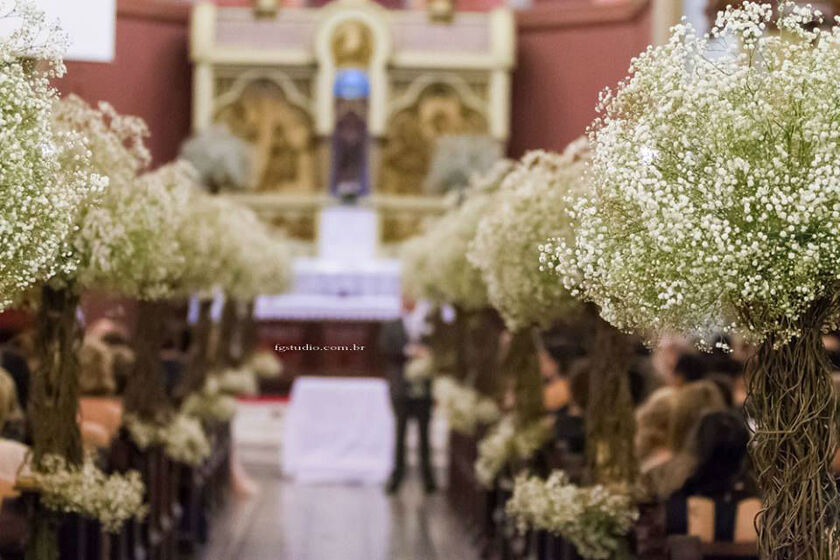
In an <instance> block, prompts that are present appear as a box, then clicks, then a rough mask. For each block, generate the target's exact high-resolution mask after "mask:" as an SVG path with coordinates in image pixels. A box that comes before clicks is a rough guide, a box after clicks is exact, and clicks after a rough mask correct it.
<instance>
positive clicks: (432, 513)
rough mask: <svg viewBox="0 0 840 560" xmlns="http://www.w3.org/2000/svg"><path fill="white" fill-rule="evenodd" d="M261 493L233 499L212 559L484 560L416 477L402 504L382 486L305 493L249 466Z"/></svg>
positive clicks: (217, 526) (214, 539) (209, 554)
mask: <svg viewBox="0 0 840 560" xmlns="http://www.w3.org/2000/svg"><path fill="white" fill-rule="evenodd" d="M249 471H250V473H251V475H252V476H254V478H256V479H257V481H258V483H259V484H260V490H259V492H258V493H257V494H256V495H255V496H254V497H252V498H250V499H248V500H243V501H235V500H231V503H230V507H229V508H228V511H226V512H224V513H223V514H222V515H220V516H219V517H218V518H217V519H216V521H215V523H214V525H213V530H212V531H211V542H210V545H209V547H208V548H207V550H206V554H205V556H204V558H205V559H206V560H477V558H478V556H477V554H476V553H475V552H474V551H473V550H472V549H471V547H470V544H469V538H468V537H467V536H466V535H465V534H464V531H463V529H462V526H461V525H460V522H459V521H458V520H457V519H455V516H454V515H453V513H452V512H451V511H450V510H449V508H448V506H447V504H446V499H445V497H444V495H443V493H441V492H438V493H437V494H435V495H432V496H425V495H424V494H423V492H422V490H421V488H420V485H419V483H418V482H417V480H416V478H410V479H408V480H407V481H406V483H405V485H404V486H403V488H402V489H401V492H400V493H399V495H398V496H396V497H388V496H386V495H385V494H384V493H383V491H382V489H381V488H380V487H378V486H304V485H298V484H295V483H292V482H288V481H284V480H282V479H280V478H279V477H278V476H277V474H276V472H275V471H273V470H269V469H265V468H264V467H263V468H260V469H259V470H257V467H253V466H252V467H249Z"/></svg>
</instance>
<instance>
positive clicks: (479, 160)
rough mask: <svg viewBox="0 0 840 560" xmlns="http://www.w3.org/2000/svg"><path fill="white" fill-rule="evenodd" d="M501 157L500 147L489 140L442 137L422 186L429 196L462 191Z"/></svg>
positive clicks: (491, 139) (465, 136)
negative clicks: (430, 194)
mask: <svg viewBox="0 0 840 560" xmlns="http://www.w3.org/2000/svg"><path fill="white" fill-rule="evenodd" d="M501 157H502V148H501V146H500V144H499V143H498V142H497V141H496V140H494V139H493V138H491V137H490V136H480V135H453V136H442V137H440V138H438V140H437V141H436V142H435V149H434V152H433V153H432V158H431V161H430V162H429V172H428V173H427V174H426V179H425V180H424V184H423V186H424V188H425V190H426V191H428V192H430V193H432V194H442V193H448V192H451V191H457V190H459V189H464V188H466V187H467V186H468V185H469V184H470V181H471V180H472V178H473V177H474V176H475V175H481V174H484V173H487V171H489V170H490V169H491V168H492V167H493V165H494V164H495V163H496V161H498V160H499V159H500V158H501Z"/></svg>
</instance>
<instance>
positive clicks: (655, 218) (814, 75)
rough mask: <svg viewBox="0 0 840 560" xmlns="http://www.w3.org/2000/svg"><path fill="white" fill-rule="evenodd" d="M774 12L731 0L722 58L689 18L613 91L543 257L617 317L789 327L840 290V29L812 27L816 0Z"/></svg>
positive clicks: (630, 322)
mask: <svg viewBox="0 0 840 560" xmlns="http://www.w3.org/2000/svg"><path fill="white" fill-rule="evenodd" d="M779 12H780V13H782V14H784V15H782V16H778V17H777V18H776V19H775V20H773V17H774V16H773V10H772V9H771V8H770V7H769V5H767V4H758V3H752V2H745V3H743V4H741V5H740V6H739V7H738V8H731V7H730V8H728V9H727V10H726V11H725V12H723V13H721V14H720V15H719V16H718V19H717V22H716V27H715V29H713V31H712V32H711V34H712V37H714V38H721V39H724V40H730V39H731V38H733V37H734V38H735V39H736V42H737V43H738V45H740V48H736V49H729V50H727V51H726V52H723V53H716V54H717V56H714V57H711V56H709V53H710V51H711V50H712V49H713V45H712V43H711V38H708V37H698V36H697V34H696V33H695V32H694V30H693V29H692V28H691V26H690V25H688V24H682V25H678V26H676V27H675V28H674V30H673V35H672V37H671V39H670V40H669V41H668V43H667V44H665V45H663V46H661V47H658V48H652V47H651V48H649V49H648V50H647V51H645V52H644V53H642V54H641V55H639V56H638V57H636V58H635V59H634V60H633V63H632V66H631V74H630V77H629V78H628V79H626V80H625V81H624V82H622V83H621V84H620V85H619V86H618V88H617V89H616V90H615V91H607V92H605V93H604V94H603V96H602V98H601V103H600V106H599V110H600V112H601V117H600V118H599V119H597V120H596V121H595V123H594V124H593V126H592V127H591V129H590V133H589V136H590V143H591V146H592V150H593V154H592V160H591V165H590V169H589V177H588V178H589V179H590V181H591V182H592V184H593V185H596V188H595V190H594V191H593V192H591V193H589V194H584V195H583V196H581V197H580V199H579V200H578V201H577V203H576V204H575V205H574V207H573V208H572V209H571V210H570V217H571V218H572V219H573V220H574V222H575V240H574V241H573V242H570V241H568V240H563V239H560V240H556V241H552V242H550V243H547V244H546V245H545V246H544V248H543V255H542V260H543V263H544V266H546V267H548V268H550V269H553V270H555V271H556V272H558V273H559V274H560V275H561V276H562V277H563V282H564V285H565V286H566V287H567V288H569V289H570V290H571V291H573V292H574V293H579V294H580V295H582V296H583V297H584V298H586V299H588V300H591V301H594V302H595V303H596V304H598V306H599V307H600V309H601V313H602V315H603V317H604V318H605V319H607V320H608V321H610V322H611V323H613V324H614V325H616V326H618V327H619V328H622V329H627V330H641V331H643V332H647V333H648V334H649V335H650V336H651V337H656V336H658V335H659V334H661V333H664V332H667V331H673V330H678V331H683V332H686V333H690V334H692V335H697V336H698V337H699V338H700V339H701V340H704V341H705V342H706V343H709V342H711V336H712V335H713V334H715V333H719V332H721V331H723V332H731V331H737V332H740V333H741V334H742V335H744V336H745V337H746V338H748V339H750V340H751V341H752V342H759V341H762V340H764V339H765V338H766V337H767V336H768V335H769V334H771V333H773V334H774V336H776V340H777V341H778V342H783V341H784V340H786V339H787V338H788V337H790V336H794V335H795V334H797V331H798V329H797V327H796V325H797V323H798V322H799V321H800V320H801V318H802V317H803V315H804V314H805V313H806V311H807V310H808V309H809V307H811V306H812V304H814V303H815V302H816V301H818V300H821V299H826V298H830V297H832V296H834V295H835V294H836V293H837V290H838V279H840V160H838V158H837V154H838V152H840V113H838V112H837V110H836V108H837V107H838V106H840V89H838V88H837V83H840V30H838V29H833V30H832V31H830V32H817V31H816V30H813V29H812V27H811V26H810V23H811V22H812V21H813V20H815V19H818V17H817V15H816V14H814V13H813V12H812V11H811V9H810V8H807V7H794V6H793V5H792V4H790V3H783V5H782V6H781V7H780V9H779ZM771 21H775V23H776V26H777V27H778V28H780V29H782V30H783V31H784V32H783V33H782V34H770V33H767V32H766V28H767V26H768V25H769V23H770V22H771ZM834 322H836V316H833V317H829V318H828V320H827V323H826V324H825V325H819V326H823V327H829V326H831V325H832V324H833V323H834Z"/></svg>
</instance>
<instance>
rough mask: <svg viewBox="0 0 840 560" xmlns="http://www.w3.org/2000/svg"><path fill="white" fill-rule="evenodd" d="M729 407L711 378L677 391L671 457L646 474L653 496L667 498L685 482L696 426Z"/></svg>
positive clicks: (648, 488) (671, 431)
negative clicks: (690, 446)
mask: <svg viewBox="0 0 840 560" xmlns="http://www.w3.org/2000/svg"><path fill="white" fill-rule="evenodd" d="M725 409H726V402H725V400H724V398H723V396H722V395H721V393H720V389H718V388H717V386H716V385H715V384H714V383H712V382H711V381H695V382H693V383H689V384H687V385H685V386H684V387H680V388H679V389H677V390H676V394H675V397H674V403H673V411H672V414H673V415H672V417H671V425H670V427H669V433H668V447H667V450H666V453H667V455H670V457H668V458H664V457H662V458H660V461H659V462H658V464H657V465H656V466H654V467H652V468H650V469H649V470H648V472H647V473H645V474H644V476H643V477H642V480H643V483H644V484H645V486H646V488H647V490H648V492H649V493H650V494H651V496H653V497H656V498H659V499H664V498H666V497H667V496H669V495H671V493H672V492H674V491H675V490H677V489H678V488H680V487H681V486H682V485H683V483H684V482H685V480H686V478H687V477H688V475H689V474H690V469H691V457H690V454H689V453H688V452H687V450H688V448H687V445H688V443H689V439H690V436H691V434H692V433H693V431H694V429H695V426H697V423H698V422H699V420H700V418H701V417H702V416H703V415H704V414H705V413H707V412H718V411H722V410H725ZM663 454H664V453H663Z"/></svg>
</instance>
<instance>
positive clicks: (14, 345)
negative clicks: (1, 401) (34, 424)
mask: <svg viewBox="0 0 840 560" xmlns="http://www.w3.org/2000/svg"><path fill="white" fill-rule="evenodd" d="M31 345H32V340H31V333H30V332H29V331H25V332H23V333H21V334H18V335H17V336H16V337H14V338H12V339H11V340H10V341H8V342H7V343H5V344H4V345H3V346H2V347H0V367H2V368H3V369H4V370H6V371H7V372H8V373H9V375H10V376H11V378H12V380H13V381H14V383H15V391H16V393H17V397H18V402H19V404H20V407H21V410H26V407H27V405H28V404H29V377H30V373H31V371H32V364H30V363H29V360H28V356H30V355H31V352H30V350H31Z"/></svg>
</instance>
